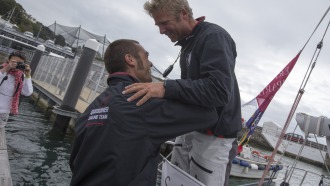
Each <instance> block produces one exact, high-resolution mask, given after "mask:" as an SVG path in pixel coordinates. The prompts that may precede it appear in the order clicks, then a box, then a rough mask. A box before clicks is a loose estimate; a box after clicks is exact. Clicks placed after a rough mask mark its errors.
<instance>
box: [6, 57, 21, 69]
mask: <svg viewBox="0 0 330 186" xmlns="http://www.w3.org/2000/svg"><path fill="white" fill-rule="evenodd" d="M18 62H24V60H23V59H22V58H20V57H17V56H13V57H11V58H10V59H9V61H8V65H9V66H10V67H11V70H18V69H16V66H17V63H18Z"/></svg>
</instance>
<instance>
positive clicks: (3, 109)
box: [0, 51, 33, 128]
mask: <svg viewBox="0 0 330 186" xmlns="http://www.w3.org/2000/svg"><path fill="white" fill-rule="evenodd" d="M25 60H26V57H25V56H24V54H23V53H22V52H20V51H14V52H12V53H11V54H10V55H9V57H8V60H6V62H5V63H3V64H2V65H1V66H0V67H1V68H0V128H3V127H4V126H5V125H6V123H7V120H8V117H9V114H18V103H19V97H20V95H21V94H22V95H24V96H30V95H31V94H32V92H33V86H32V80H31V69H30V65H28V64H26V63H25Z"/></svg>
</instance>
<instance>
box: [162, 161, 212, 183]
mask: <svg viewBox="0 0 330 186" xmlns="http://www.w3.org/2000/svg"><path fill="white" fill-rule="evenodd" d="M163 161H164V162H163V166H162V178H161V186H205V185H204V184H203V183H201V182H200V181H198V180H196V179H195V178H194V177H192V176H191V175H190V174H188V173H186V172H185V171H183V170H182V169H180V168H179V167H177V166H175V165H173V164H172V163H171V162H169V161H168V160H167V159H166V158H164V160H163Z"/></svg>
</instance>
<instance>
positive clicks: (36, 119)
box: [6, 98, 329, 186]
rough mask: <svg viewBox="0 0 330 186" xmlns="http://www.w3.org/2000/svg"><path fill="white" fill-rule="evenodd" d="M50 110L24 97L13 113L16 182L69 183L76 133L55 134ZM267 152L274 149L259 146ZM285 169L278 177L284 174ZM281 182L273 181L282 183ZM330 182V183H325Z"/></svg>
mask: <svg viewBox="0 0 330 186" xmlns="http://www.w3.org/2000/svg"><path fill="white" fill-rule="evenodd" d="M49 116H50V114H49V113H45V112H44V111H42V110H41V109H40V108H38V107H35V106H34V102H33V101H32V100H30V99H27V98H25V99H23V100H22V102H21V105H20V115H18V116H11V117H10V118H9V121H8V125H7V126H6V137H7V145H8V155H9V163H10V169H11V175H12V179H13V184H14V185H36V186H39V185H40V186H43V185H45V186H67V185H69V183H70V180H71V171H70V168H69V157H70V150H71V144H72V140H73V134H72V133H71V132H70V131H68V132H67V134H66V135H65V136H60V135H56V134H51V133H50V132H49V131H50V130H51V128H52V124H53V121H49V118H50V117H49ZM256 150H258V151H261V152H263V153H265V154H270V153H271V152H267V151H263V150H262V149H256ZM282 161H283V162H284V164H286V165H292V163H293V162H294V160H293V159H292V158H288V157H283V159H282ZM297 167H299V168H302V169H305V170H309V171H312V172H315V173H318V174H324V175H327V176H328V174H327V173H326V172H325V171H324V170H323V169H322V168H320V167H316V166H313V165H310V164H307V163H303V162H298V164H297ZM284 174H285V171H281V172H280V174H279V176H278V177H282V178H283V177H284ZM300 174H301V175H300V176H299V177H296V176H293V177H292V178H291V180H290V182H291V183H292V184H291V185H300V181H301V179H302V177H303V173H300ZM258 181H259V180H258V179H242V178H233V177H232V178H230V185H231V186H232V185H233V186H236V185H242V184H247V183H256V182H258ZM319 181H320V177H319V176H316V175H313V174H312V175H308V176H307V177H306V179H305V183H304V184H303V185H306V186H307V185H308V186H309V185H318V183H319ZM280 183H281V182H278V183H276V184H272V185H280ZM324 185H329V184H324Z"/></svg>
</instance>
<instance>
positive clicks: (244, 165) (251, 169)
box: [230, 150, 283, 179]
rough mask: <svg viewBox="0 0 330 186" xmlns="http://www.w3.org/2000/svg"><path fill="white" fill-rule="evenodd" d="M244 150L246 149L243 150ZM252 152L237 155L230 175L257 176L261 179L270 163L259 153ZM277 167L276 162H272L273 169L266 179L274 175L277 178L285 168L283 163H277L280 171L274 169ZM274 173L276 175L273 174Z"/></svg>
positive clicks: (256, 177)
mask: <svg viewBox="0 0 330 186" xmlns="http://www.w3.org/2000/svg"><path fill="white" fill-rule="evenodd" d="M243 152H244V150H243ZM253 152H254V151H252V152H247V153H250V155H248V156H246V154H241V155H240V156H239V155H238V156H236V158H235V160H234V161H233V163H232V167H231V171H230V176H235V177H241V178H255V179H260V178H261V177H262V175H263V173H264V171H265V167H266V166H267V164H268V161H267V160H266V159H265V158H263V157H262V156H260V154H259V156H258V155H257V154H253ZM275 167H276V162H274V163H272V165H271V170H269V171H268V174H267V175H266V177H265V178H266V179H268V178H270V177H272V178H273V179H276V178H277V175H278V172H279V171H281V170H282V169H283V165H282V164H281V163H279V164H278V165H277V167H278V169H279V170H278V171H273V170H274V169H275ZM272 174H274V175H272Z"/></svg>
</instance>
